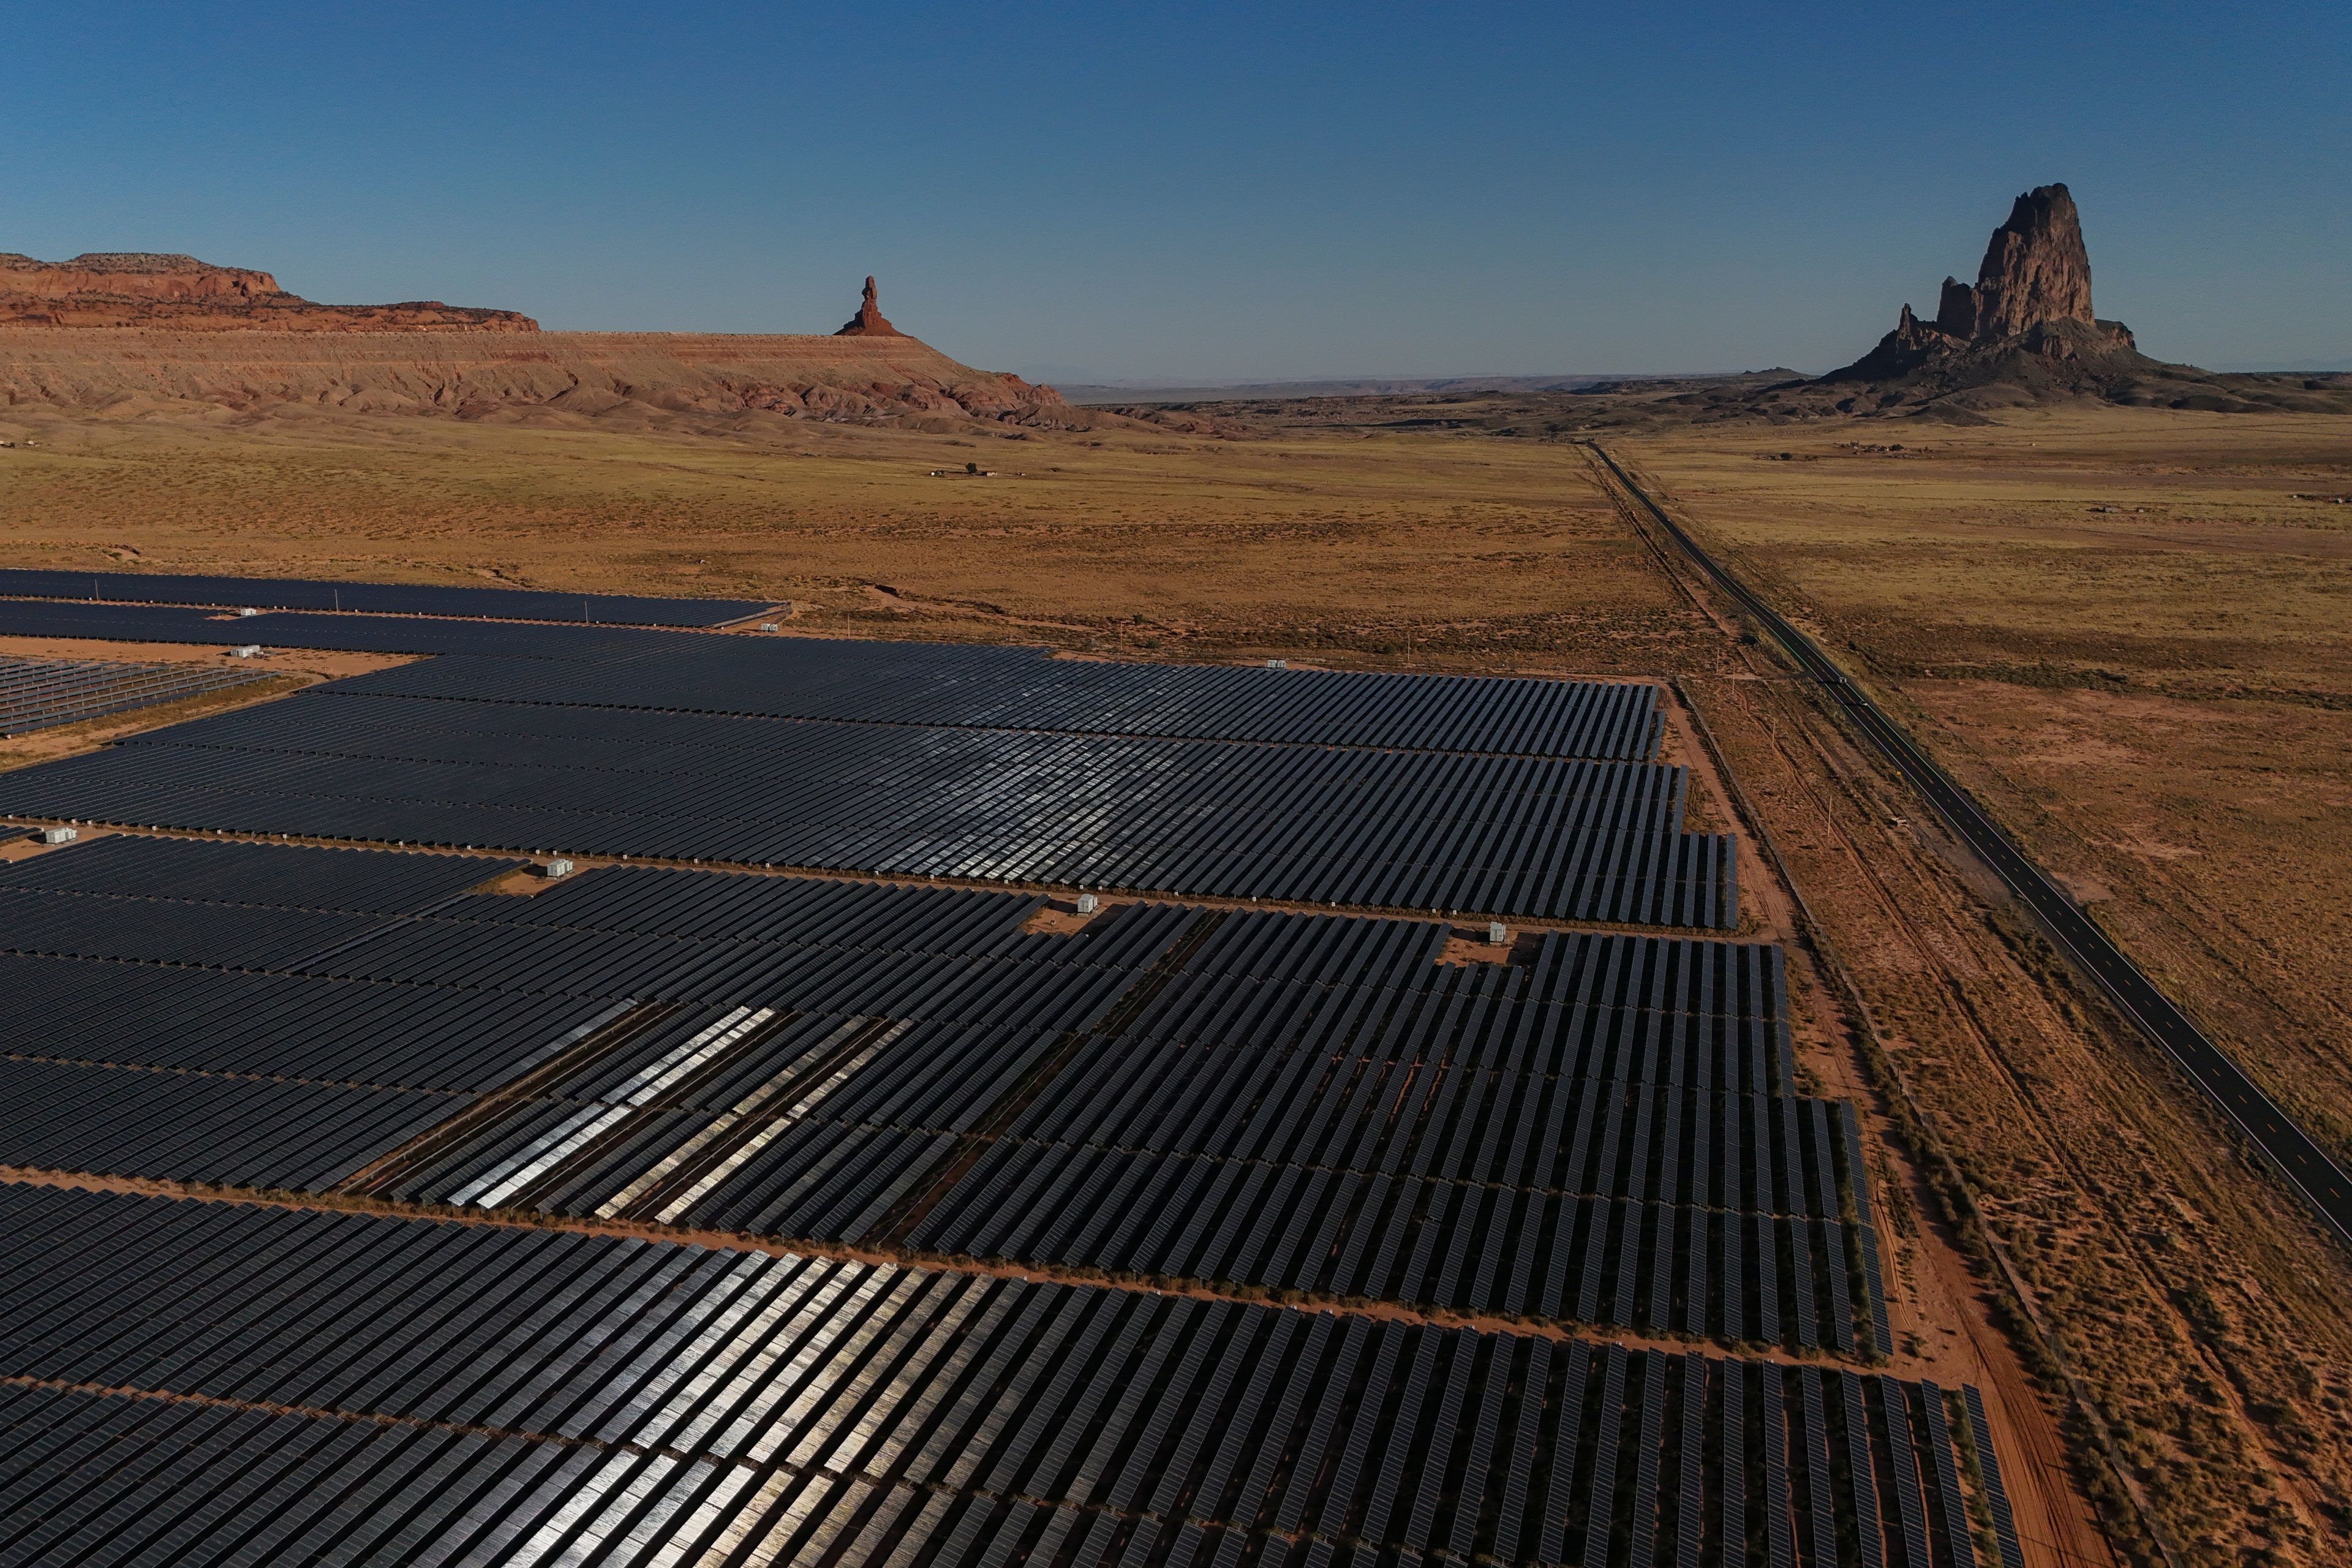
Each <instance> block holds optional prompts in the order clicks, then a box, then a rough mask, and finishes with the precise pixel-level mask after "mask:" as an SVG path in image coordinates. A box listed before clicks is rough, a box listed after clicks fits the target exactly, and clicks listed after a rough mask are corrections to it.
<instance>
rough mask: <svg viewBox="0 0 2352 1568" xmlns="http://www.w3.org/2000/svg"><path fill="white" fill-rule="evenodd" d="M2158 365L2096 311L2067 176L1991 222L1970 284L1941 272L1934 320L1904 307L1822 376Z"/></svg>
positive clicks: (2071, 372)
mask: <svg viewBox="0 0 2352 1568" xmlns="http://www.w3.org/2000/svg"><path fill="white" fill-rule="evenodd" d="M2018 356H2025V357H2024V359H2022V360H2021V359H2020V358H2019V357H2018ZM2034 362H2038V363H2034ZM2157 367H2158V362H2157V361H2154V360H2151V359H2148V358H2147V357H2146V356H2145V355H2143V354H2142V353H2140V352H2139V349H2138V345H2137V343H2136V342H2134V341H2133V339H2132V334H2131V329H2130V328H2128V327H2126V326H2125V325H2124V324H2123V323H2122V322H2121V321H2100V320H2098V319H2097V318H2096V317H2095V316H2094V315H2092V313H2091V258H2090V253H2089V252H2088V251H2087V250H2086V249H2084V245H2083V222H2082V218H2081V216H2080V215H2079V214H2077V213H2076V211H2075V210H2074V196H2073V195H2071V194H2070V193H2069V192H2068V191H2067V189H2066V187H2065V186H2063V185H2042V186H2038V187H2036V188H2035V189H2033V190H2031V191H2028V192H2026V193H2025V195H2021V196H2020V197H2018V198H2017V203H2016V205H2014V206H2012V207H2011V208H2010V213H2009V221H2008V222H2007V223H2005V224H2002V225H2001V226H2000V227H1999V228H1997V229H1995V230H1993V232H1992V240H1991V242H1990V244H1988V245H1987V246H1986V247H1985V254H1984V261H1983V262H1982V264H1980V265H1979V267H1978V268H1977V280H1976V285H1975V286H1974V287H1973V288H1971V287H1970V286H1969V285H1968V284H1966V283H1963V282H1961V281H1960V280H1959V279H1957V278H1947V279H1944V287H1943V290H1942V293H1941V295H1940V297H1939V298H1938V299H1937V303H1936V319H1935V320H1934V321H1921V320H1920V319H1919V318H1918V317H1917V316H1916V315H1914V314H1913V313H1912V311H1911V307H1910V306H1909V305H1906V306H1904V307H1903V310H1902V313H1901V314H1900V315H1899V316H1898V317H1897V318H1896V319H1895V330H1894V331H1891V332H1889V333H1887V334H1886V335H1885V337H1884V338H1881V339H1880V340H1879V341H1878V346H1877V347H1876V348H1874V349H1873V350H1871V351H1870V353H1867V354H1864V356H1863V357H1862V358H1861V359H1859V360H1856V361H1855V362H1854V363H1852V364H1850V365H1848V366H1846V367H1845V368H1844V369H1843V370H1840V371H1833V372H1832V373H1831V374H1829V375H1827V376H1825V377H1823V378H1822V379H1823V380H1825V381H1830V382H1843V381H1894V380H1899V379H1904V378H1910V377H1916V376H1918V375H1920V374H1927V375H1928V376H1930V377H1931V378H1933V379H1936V380H1938V381H1942V382H1945V383H1948V384H1953V385H1957V384H1968V383H1974V382H1981V381H1986V380H1994V379H2015V378H2016V376H2017V375H2018V374H2020V373H2027V374H2029V377H2031V376H2032V374H2033V373H2036V372H2038V373H2039V377H2040V378H2041V379H2049V378H2052V377H2054V378H2055V379H2056V380H2057V381H2059V382H2062V383H2066V384H2077V383H2081V382H2084V380H2085V379H2086V378H2088V379H2104V378H2109V377H2113V376H2116V375H2121V374H2133V373H2137V372H2145V371H2147V370H2152V369H2155V368H2157Z"/></svg>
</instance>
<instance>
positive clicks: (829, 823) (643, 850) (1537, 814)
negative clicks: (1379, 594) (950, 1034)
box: [0, 692, 1738, 928]
mask: <svg viewBox="0 0 2352 1568" xmlns="http://www.w3.org/2000/svg"><path fill="white" fill-rule="evenodd" d="M1684 790H1685V773H1684V771H1683V770H1682V769H1681V768H1679V767H1670V766H1665V765H1662V764H1658V763H1601V762H1590V761H1583V760H1571V759H1549V758H1548V759H1536V758H1513V757H1492V756H1469V755H1462V754H1456V753H1449V752H1398V751H1373V750H1343V749H1335V748H1330V747H1326V746H1307V745H1290V744H1283V745H1274V744H1234V743H1228V742H1200V741H1175V740H1162V739H1146V738H1136V737H1113V736H1097V735H1069V734H1041V733H1034V732H1028V731H996V730H957V729H945V728H935V727H923V726H912V725H879V724H856V723H844V722H840V721H801V720H765V719H745V718H736V717H719V716H714V715H701V714H681V713H671V712H657V711H652V710H601V709H591V708H575V707H556V706H525V705H520V704H499V703H484V702H476V701H463V700H415V699H413V698H394V697H383V696H367V695H360V694H356V693H352V694H343V695H329V696H317V695H312V694H310V693H308V692H306V693H303V694H300V695H298V696H296V697H294V698H292V699H289V700H287V701H284V702H278V703H270V704H267V705H264V706H261V707H258V708H253V709H248V710H241V711H238V712H236V713H230V714H224V715H220V716H217V717H215V718H212V719H205V720H198V721H194V722H192V723H187V724H182V725H176V726H173V727H172V728H170V729H167V730H163V731H156V732H154V733H152V734H151V735H145V736H140V737H134V738H133V740H132V742H130V743H126V744H123V745H119V746H114V747H110V748H108V749H106V750H104V751H100V752H92V753H89V754H87V755H84V756H79V757H73V758H68V759H65V760H63V761H60V762H57V763H47V764H45V765H43V766H40V767H36V768H29V769H26V770H23V771H20V772H17V773H10V774H7V775H5V777H0V811H7V812H11V813H14V814H16V815H21V816H75V817H79V818H81V819H85V820H92V821H100V822H113V823H122V824H128V825H134V826H164V827H173V828H201V829H226V830H231V831H239V832H257V833H289V834H298V835H302V836H305V837H336V838H352V839H372V840H377V841H382V842H399V843H426V844H445V845H451V846H459V847H464V846H485V847H496V848H502V849H520V850H550V851H558V852H565V853H572V854H593V855H629V856H646V857H655V858H670V859H686V860H717V861H726V862H733V863H739V864H748V865H757V866H789V867H795V868H809V869H821V870H850V871H862V872H873V873H879V874H883V875H895V876H930V877H957V878H971V879H987V880H1001V881H1011V882H1024V883H1033V884H1034V883H1045V884H1055V885H1062V886H1076V887H1090V888H1103V889H1134V890H1139V891H1152V892H1167V893H1176V894H1192V895H1196V896H1208V897H1227V898H1262V899H1275V900H1286V901H1300V902H1311V903H1321V904H1331V905H1340V906H1351V907H1370V908H1389V909H1418V910H1462V911H1465V912H1475V913H1481V914H1493V915H1501V916H1505V917H1537V918H1555V919H1569V918H1574V919H1582V920H1593V921H1626V922H1636V923H1649V924H1666V925H1689V926H1702V927H1717V928H1723V927H1729V926H1731V925H1733V924H1735V923H1736V922H1737V920H1738V884H1737V872H1736V856H1735V854H1734V850H1733V842H1732V839H1731V837H1730V836H1729V835H1727V834H1700V833H1688V832H1685V831H1684V830H1683V828H1682V818H1683V795H1684Z"/></svg>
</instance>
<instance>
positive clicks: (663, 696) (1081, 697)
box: [341, 637, 1662, 762]
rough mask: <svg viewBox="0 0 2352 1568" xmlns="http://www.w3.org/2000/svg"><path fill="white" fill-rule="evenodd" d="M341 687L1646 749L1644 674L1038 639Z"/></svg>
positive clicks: (823, 643)
mask: <svg viewBox="0 0 2352 1568" xmlns="http://www.w3.org/2000/svg"><path fill="white" fill-rule="evenodd" d="M341 689H343V690H347V691H353V692H370V693H385V694H392V695H397V696H405V697H437V698H443V699H452V698H454V699H463V700H471V701H480V702H524V703H548V704H555V705H559V706H567V707H581V706H584V707H597V708H643V709H652V710H661V711H666V712H694V713H730V714H740V715H748V716H753V717H761V718H774V719H838V720H844V721H856V722H862V723H876V724H919V725H929V726H939V727H946V728H954V729H980V730H1042V731H1053V732H1055V733H1060V734H1096V735H1144V736H1159V737H1163V738H1167V739H1172V740H1218V741H1256V742H1266V743H1270V744H1286V745H1318V746H1373V747H1380V748H1383V749H1393V750H1404V751H1432V752H1465V753H1469V754H1475V755H1499V756H1527V757H1588V758H1593V759H1597V760H1604V761H1613V762H1647V761H1649V760H1651V759H1652V758H1654V756H1655V755H1656V754H1657V747H1658V739H1659V735H1660V732H1661V728H1662V721H1661V720H1660V717H1659V714H1658V711H1657V689H1656V688H1655V687H1654V686H1652V685H1650V684H1648V683H1647V682H1640V683H1632V682H1612V681H1590V680H1553V679H1510V678H1502V677H1470V676H1449V675H1397V674H1381V673H1372V672H1362V671H1351V670H1325V669H1280V670H1276V669H1263V668H1236V667H1234V666H1225V665H1185V664H1121V663H1111V662H1108V661H1105V660H1100V659H1076V658H1047V657H1045V650H1044V649H1042V648H1034V647H949V646H942V645H939V644H931V643H887V642H886V643H868V642H845V641H832V640H826V639H821V638H814V637H789V638H761V639H747V638H741V637H669V638H664V639H659V640H657V641H654V640H649V641H647V642H646V643H645V644H644V645H643V646H642V647H639V646H636V645H635V644H633V643H622V644H615V645H613V646H612V648H611V650H610V651H609V652H600V653H599V654H598V655H597V656H596V657H594V658H591V659H590V660H588V661H586V662H585V663H583V664H582V665H581V666H579V667H577V668H571V667H558V666H550V665H548V664H546V663H544V662H543V661H530V662H522V663H517V662H515V661H513V660H510V659H491V658H446V659H437V660H435V661H434V662H432V663H430V664H424V665H411V666H406V667H404V668H398V669H391V670H383V671H379V672H378V673H376V674H374V675H372V676H366V677H362V678H361V679H355V680H352V681H350V682H348V683H346V684H345V685H344V686H343V687H342V688H341Z"/></svg>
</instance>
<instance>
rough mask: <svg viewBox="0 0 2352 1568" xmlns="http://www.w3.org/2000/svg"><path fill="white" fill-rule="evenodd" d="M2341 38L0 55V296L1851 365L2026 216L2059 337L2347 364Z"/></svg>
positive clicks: (11, 21) (1388, 356) (935, 43)
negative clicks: (2043, 249)
mask: <svg viewBox="0 0 2352 1568" xmlns="http://www.w3.org/2000/svg"><path fill="white" fill-rule="evenodd" d="M2347 82H2352V6H2347V5H2344V4H2343V3H2342V0H2334V3H2332V4H2327V5H2294V4H2276V5H2242V6H2241V5H2221V4H2208V5H2129V6H2126V5H2060V6H2045V5H2015V6H2011V5H1990V4H1989V5H1952V6H1936V7H1930V6H1906V7H1897V6H1890V5H1852V6H1828V5H1692V6H1684V7H1679V8H1671V7H1662V8H1649V7H1640V6H1632V5H1606V6H1601V5H1595V6H1572V5H1411V6H1406V5H1330V6H1320V5H1251V6H1243V5H1150V6H1135V7H1114V6H1107V5H1100V4H1093V5H1033V6H1025V7H1009V6H1008V7H994V6H979V5H907V6H898V7H889V6H875V7H856V6H848V5H824V6H782V5H758V6H744V7H740V8H731V7H726V6H719V5H708V6H658V5H643V4H633V5H596V4H583V5H561V6H558V5H544V6H541V5H499V4H475V5H465V6H446V7H440V6H429V5H387V6H362V5H347V6H328V5H308V6H287V7H273V6H269V5H242V6H236V7H213V6H202V7H200V6H194V5H184V6H168V7H167V6H162V5H154V6H144V7H118V6H107V5H76V6H59V5H47V6H40V7H31V6H26V7H17V8H13V9H12V10H11V11H10V12H9V13H8V14H7V16H6V20H5V33H0V149H5V157H0V170H5V174H4V175H0V250H18V251H25V252H28V253H30V254H32V255H36V256H41V257H46V258H58V257H63V256H67V255H71V254H73V253H75V252H77V251H81V250H131V249H154V250H185V251H189V252H192V253H194V254H195V255H198V256H202V257H204V258H206V259H209V260H215V261H220V262H226V263H232V264H237V265H243V266H249V267H260V268H269V269H271V270H274V271H275V272H276V273H277V274H278V279H279V281H280V282H281V283H283V284H284V285H285V286H286V287H288V288H289V289H294V290H296V291H297V292H299V293H301V294H304V295H307V296H309V297H310V298H312V299H317V300H330V301H339V302H341V301H374V300H401V299H415V298H434V299H442V300H450V301H453V302H458V303H465V304H482V305H501V306H508V307H512V308H515V309H519V310H526V311H529V312H530V313H531V314H533V315H535V316H537V317H539V318H540V319H541V321H543V322H544V323H545V324H546V325H548V326H550V327H576V328H667V329H689V330H707V331H824V330H829V329H831V328H832V327H834V326H835V325H837V324H838V323H839V322H840V321H842V320H843V319H844V318H845V317H846V316H847V315H848V314H849V313H850V311H851V310H852V309H853V308H854V307H855V305H856V288H857V285H858V283H859V281H860V280H861V279H863V278H864V277H865V275H866V273H868V272H873V273H877V274H878V275H879V276H880V279H881V281H882V300H883V306H884V309H885V310H886V311H887V313H888V314H889V315H890V316H891V317H892V318H893V319H894V320H896V321H898V324H899V325H900V326H902V327H904V328H906V329H907V330H908V331H914V332H916V333H918V334H919V335H920V336H923V337H925V338H928V339H929V340H930V341H932V342H936V343H938V344H939V345H940V347H942V348H945V349H947V350H948V351H950V353H955V354H956V355H958V356H959V357H961V358H963V359H965V360H968V361H970V362H971V363H977V364H982V365H987V366H990V367H993V368H1001V369H1015V370H1021V371H1024V372H1029V373H1033V374H1034V373H1044V374H1048V375H1051V376H1054V377H1057V378H1061V379H1066V380H1077V379H1089V378H1093V377H1123V378H1178V377H1189V378H1204V379H1239V378H1254V379H1263V378H1274V377H1287V376H1310V375H1326V374H1444V373H1469V372H1510V373H1543V372H1555V371H1558V372H1567V371H1603V370H1695V369H1719V368H1739V367H1752V366H1764V365H1770V364H1790V365H1794V366H1797V367H1800V368H1803V369H1822V368H1826V367H1828V366H1830V365H1832V364H1835V363H1841V362H1843V361H1844V360H1846V359H1849V358H1852V357H1853V356H1854V355H1855V354H1857V353H1860V352H1861V351H1862V350H1864V348H1866V347H1868V346H1869V344H1870V343H1871V342H1873V341H1874V339H1875V338H1876V337H1877V336H1878V334H1879V333H1881V332H1883V331H1885V330H1886V329H1887V328H1888V327H1889V326H1891V325H1892V324H1893V322H1894V319H1895V308H1896V307H1897V306H1898V305H1900V304H1902V303H1903V302H1904V301H1905V300H1910V301H1912V302H1913V303H1914V304H1916V305H1920V306H1923V307H1927V308H1932V307H1933V305H1934V302H1935V293H1936V286H1937V283H1938V281H1940V280H1941V279H1942V278H1943V276H1944V274H1945V273H1946V272H1955V273H1958V274H1960V275H1961V276H1963V277H1973V276H1974V269H1975V267H1976V263H1977V259H1978V258H1979V254H1980V253H1981V250H1982V247H1983V245H1984V240H1985V236H1986V234H1987V233H1988V232H1989V231H1990V228H1991V227H1992V226H1994V225H1995V224H1996V223H1998V222H1999V221H2000V219H2001V218H2002V217H2003V216H2005V215H2006V213H2007V210H2008V205H2009V202H2010V199H2011V197H2012V196H2013V195H2016V194H2017V193H2018V192H2019V191H2021V190H2022V189H2024V188H2025V187H2026V186H2028V185H2032V184H2041V183H2043V182H2045V181H2050V180H2063V181H2065V182H2067V183H2068V184H2071V185H2072V186H2073V187H2074V193H2075V196H2076V198H2077V200H2078V201H2079V202H2080V203H2081V205H2082V208H2083V214H2084V227H2085V230H2086V232H2087V234H2088V236H2089V240H2090V246H2091V259H2092V264H2093V268H2094V274H2095V282H2096V289H2097V305H2098V308H2099V312H2100V314H2102V315H2104V316H2111V317H2117V318H2120V319H2122V320H2124V321H2127V322H2129V323H2130V324H2131V325H2132V326H2133V328H2134V329H2136V330H2137V331H2138V332H2139V334H2140V341H2141V343H2142V345H2143V346H2144V347H2145V348H2147V350H2149V351H2150V352H2152V353H2158V354H2161V355H2164V356H2166V357H2170V358H2179V359H2186V360H2190V361H2195V362H2200V363H2208V364H2214V365H2223V366H2241V365H2249V364H2261V363H2289V362H2297V361H2328V362H2337V361H2343V362H2347V363H2352V202H2347V192H2352V101H2347V96H2346V89H2347Z"/></svg>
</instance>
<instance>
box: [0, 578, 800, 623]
mask: <svg viewBox="0 0 2352 1568" xmlns="http://www.w3.org/2000/svg"><path fill="white" fill-rule="evenodd" d="M0 595H5V596H7V597H10V598H25V599H68V600H69V599H89V600H98V601H114V602H118V603H123V604H142V605H222V606H226V607H229V608H237V607H241V606H248V605H249V606H252V607H255V608H268V609H283V610H362V611H375V612H378V613H388V614H392V615H403V616H477V617H482V618H487V619H494V620H516V621H593V622H604V623H607V624H617V625H623V626H719V625H721V624H723V623H725V622H728V621H738V620H741V619H742V618H743V617H744V616H750V615H755V614H757V613H758V612H760V611H761V610H764V609H767V608H769V607H770V601H768V600H765V599H667V598H657V597H654V596H652V595H642V594H562V593H552V592H547V591H542V590H538V589H528V588H461V587H453V586H448V585H445V584H426V583H333V582H314V581H310V580H307V579H304V578H299V577H211V576H194V575H189V574H181V573H173V572H69V571H49V570H40V569H33V568H25V567H17V568H12V569H8V570H0Z"/></svg>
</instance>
